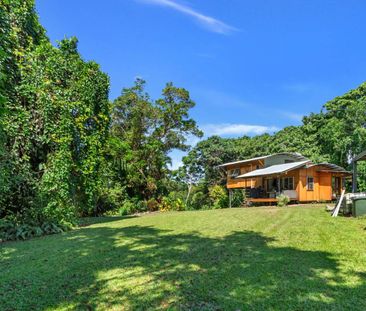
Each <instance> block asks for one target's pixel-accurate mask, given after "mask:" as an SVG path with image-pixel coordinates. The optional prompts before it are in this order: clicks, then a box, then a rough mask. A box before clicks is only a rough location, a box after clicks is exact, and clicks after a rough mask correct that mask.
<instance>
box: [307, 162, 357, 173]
mask: <svg viewBox="0 0 366 311" xmlns="http://www.w3.org/2000/svg"><path fill="white" fill-rule="evenodd" d="M313 166H323V167H325V170H324V171H331V172H336V173H350V172H349V171H347V170H345V169H344V168H343V167H341V166H339V165H336V164H333V163H328V162H322V163H314V164H313V163H312V164H310V165H308V166H307V167H313Z"/></svg>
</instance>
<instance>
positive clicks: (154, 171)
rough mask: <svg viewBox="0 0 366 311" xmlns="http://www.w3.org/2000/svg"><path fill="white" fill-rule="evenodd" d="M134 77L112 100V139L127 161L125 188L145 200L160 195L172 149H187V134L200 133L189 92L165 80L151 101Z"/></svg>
mask: <svg viewBox="0 0 366 311" xmlns="http://www.w3.org/2000/svg"><path fill="white" fill-rule="evenodd" d="M144 87H145V81H143V80H141V79H138V80H136V82H135V85H134V86H133V87H132V88H129V89H124V90H123V91H122V95H121V96H120V97H118V98H117V99H116V100H115V101H114V103H113V113H112V129H111V133H112V137H113V138H112V139H114V140H118V141H119V142H120V143H118V144H115V145H118V146H119V147H120V148H121V149H120V157H121V158H123V161H124V163H126V164H127V166H126V170H127V174H126V181H127V182H126V187H127V190H128V192H129V194H130V195H131V196H141V198H142V199H149V198H152V197H156V196H158V195H160V194H162V193H163V192H164V190H165V187H164V183H165V182H166V177H167V174H168V166H167V165H168V164H169V163H170V162H171V160H170V158H169V155H168V154H169V152H170V151H171V150H173V149H179V150H187V148H188V147H189V146H188V145H187V144H186V141H187V138H186V137H187V135H196V136H201V135H202V133H201V132H200V130H199V129H198V128H197V125H196V123H195V121H194V120H193V119H191V118H190V117H189V110H190V109H191V108H193V107H194V105H195V103H194V102H193V101H192V100H191V98H190V96H189V92H188V91H187V90H185V89H183V88H177V87H175V86H174V85H173V84H172V83H168V84H167V85H166V87H165V88H164V89H163V91H162V97H161V98H159V99H158V100H156V101H152V100H151V99H150V96H149V95H148V94H147V93H146V92H145V90H144Z"/></svg>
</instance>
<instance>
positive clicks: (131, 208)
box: [119, 200, 137, 216]
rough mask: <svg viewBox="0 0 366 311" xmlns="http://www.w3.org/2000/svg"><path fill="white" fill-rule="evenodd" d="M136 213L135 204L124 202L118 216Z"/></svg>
mask: <svg viewBox="0 0 366 311" xmlns="http://www.w3.org/2000/svg"><path fill="white" fill-rule="evenodd" d="M136 211H137V207H136V203H135V202H132V201H129V200H126V201H124V202H123V205H122V206H121V207H120V209H119V214H120V215H121V216H126V215H131V214H133V213H135V212H136Z"/></svg>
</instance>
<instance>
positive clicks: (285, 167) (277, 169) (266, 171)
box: [236, 160, 310, 178]
mask: <svg viewBox="0 0 366 311" xmlns="http://www.w3.org/2000/svg"><path fill="white" fill-rule="evenodd" d="M309 162H310V161H309V160H306V161H300V162H292V163H285V164H277V165H272V166H269V167H266V168H261V169H258V170H254V171H251V172H249V173H245V174H242V175H239V176H237V177H236V178H253V177H258V176H264V175H273V174H281V173H285V172H287V171H291V170H294V169H296V168H299V167H301V166H304V165H305V164H306V163H309Z"/></svg>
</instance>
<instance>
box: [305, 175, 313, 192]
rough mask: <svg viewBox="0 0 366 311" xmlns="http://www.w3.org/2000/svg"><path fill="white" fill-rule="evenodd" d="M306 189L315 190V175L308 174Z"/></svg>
mask: <svg viewBox="0 0 366 311" xmlns="http://www.w3.org/2000/svg"><path fill="white" fill-rule="evenodd" d="M306 190H307V191H313V190H314V177H312V176H308V177H307V179H306Z"/></svg>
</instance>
